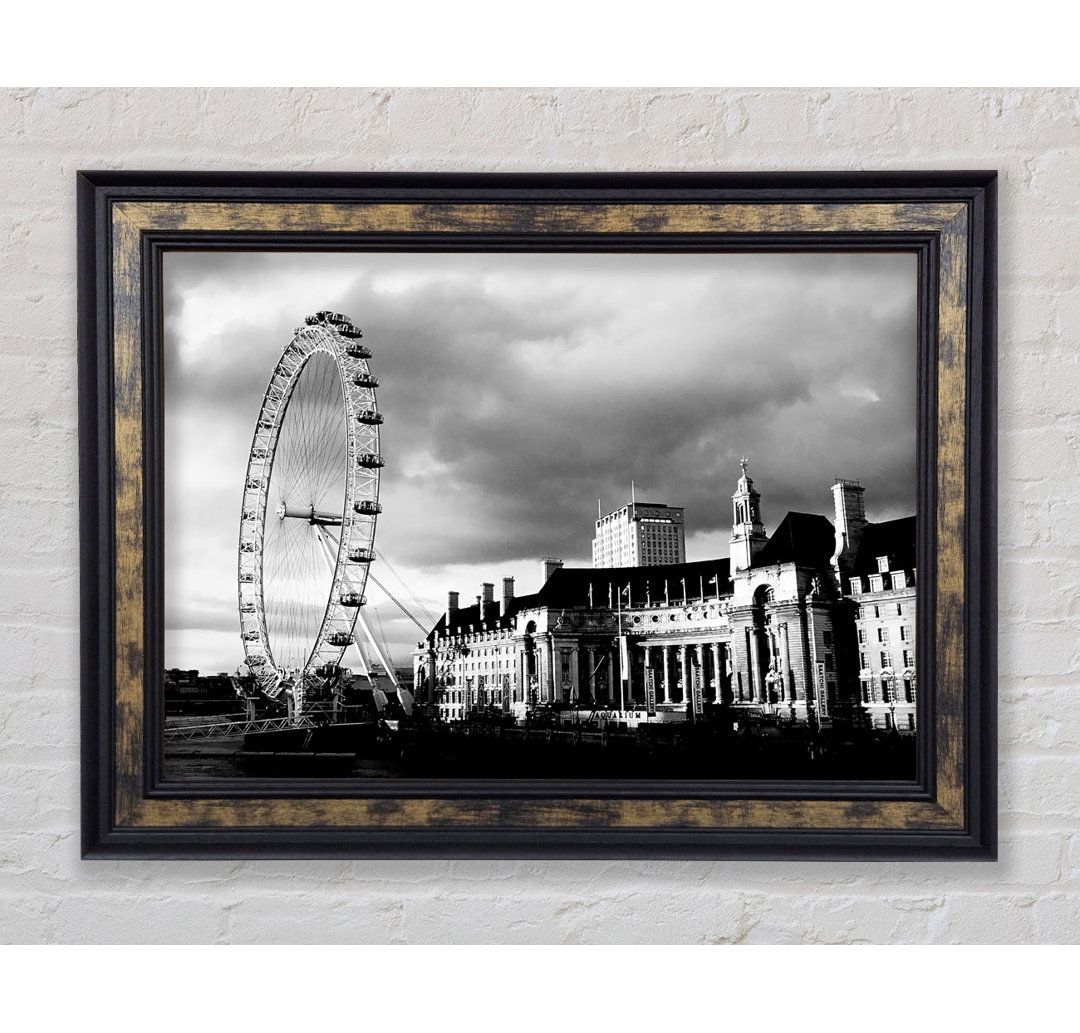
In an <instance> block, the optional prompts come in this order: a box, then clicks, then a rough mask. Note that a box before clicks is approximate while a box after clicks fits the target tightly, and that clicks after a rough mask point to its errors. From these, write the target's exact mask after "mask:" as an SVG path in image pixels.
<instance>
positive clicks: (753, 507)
mask: <svg viewBox="0 0 1080 1033" xmlns="http://www.w3.org/2000/svg"><path fill="white" fill-rule="evenodd" d="M749 463H750V460H749V459H747V458H746V456H743V457H742V459H740V460H739V466H740V467H742V476H741V477H740V478H739V485H738V487H737V488H736V490H735V494H734V495H732V496H731V503H732V518H731V569H732V570H733V571H735V570H746V569H747V568H748V567H749V566H750V564H751V563H752V562H753V559H754V557H755V556H756V555H757V554H758V553H759V552H760V551H761V550H762V548H763V547H764V546H765V543H766V542H767V541H768V540H769V539H768V536H767V535H766V534H765V525H764V524H763V523H762V522H761V496H760V495H759V494H758V493H757V492H756V491H755V490H754V482H753V480H751V478H750V476H749V475H748V474H747V472H746V467H747V466H748V465H749Z"/></svg>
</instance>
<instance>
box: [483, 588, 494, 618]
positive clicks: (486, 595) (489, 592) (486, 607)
mask: <svg viewBox="0 0 1080 1033" xmlns="http://www.w3.org/2000/svg"><path fill="white" fill-rule="evenodd" d="M480 594H481V595H482V596H483V602H482V603H481V604H480V619H481V620H482V621H486V620H487V619H488V618H489V617H490V616H491V604H492V603H494V602H495V586H494V585H493V584H492V583H491V582H490V581H485V582H483V583H482V584H481V585H480Z"/></svg>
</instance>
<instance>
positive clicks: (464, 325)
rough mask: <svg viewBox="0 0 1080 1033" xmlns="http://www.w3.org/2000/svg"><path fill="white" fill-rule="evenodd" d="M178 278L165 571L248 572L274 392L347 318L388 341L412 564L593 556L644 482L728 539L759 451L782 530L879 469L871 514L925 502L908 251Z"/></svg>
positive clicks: (383, 532) (391, 424)
mask: <svg viewBox="0 0 1080 1033" xmlns="http://www.w3.org/2000/svg"><path fill="white" fill-rule="evenodd" d="M166 291H167V302H166V331H167V337H166V391H167V397H166V413H167V428H166V448H167V468H169V467H171V468H172V469H173V470H175V471H176V476H175V477H174V476H172V474H167V480H168V482H169V483H168V484H167V520H171V521H172V522H173V526H174V527H177V528H183V529H184V533H182V534H181V533H178V534H177V535H176V536H174V537H169V536H167V540H168V541H169V554H168V556H167V570H172V569H173V567H176V568H183V570H187V571H190V576H191V577H192V578H194V577H195V572H196V571H202V572H203V573H201V574H199V577H200V578H201V579H202V580H201V581H200V583H203V582H204V581H205V579H206V576H207V575H206V574H205V572H206V571H207V570H209V569H210V565H211V562H213V563H214V564H216V568H220V567H221V565H222V564H224V566H225V568H226V570H225V574H224V576H221V577H220V584H221V585H223V586H226V587H227V586H229V585H230V584H231V582H230V578H234V577H235V547H236V531H237V521H238V517H239V503H240V482H241V479H242V476H243V464H244V462H245V460H246V454H247V448H248V446H249V444H250V440H251V433H252V429H253V425H254V421H255V415H256V413H257V411H258V406H259V402H260V400H261V397H262V392H263V390H264V388H265V386H266V382H267V380H268V378H269V374H270V370H271V368H272V366H273V363H274V362H275V361H276V359H277V356H278V355H279V354H280V350H281V348H282V347H283V346H284V345H285V344H286V343H288V341H289V340H290V339H291V337H292V333H293V328H294V327H295V326H296V325H298V324H299V323H301V322H302V321H303V317H304V316H305V315H306V314H308V313H309V312H312V311H315V310H316V309H317V308H326V307H328V308H333V309H337V310H339V311H344V312H346V313H348V314H349V315H351V316H352V317H353V318H354V319H355V320H356V321H357V322H358V323H360V324H361V325H362V326H363V328H364V333H365V340H366V343H368V344H369V345H370V346H371V347H372V349H373V351H374V353H375V355H374V358H373V360H372V369H373V371H374V372H375V373H376V374H377V375H378V376H379V378H380V380H381V381H382V387H381V388H380V390H379V406H380V409H381V410H382V411H383V412H384V414H385V416H386V424H385V426H384V428H383V434H382V450H383V452H384V454H385V455H386V456H387V459H388V466H387V468H386V470H385V471H384V476H383V481H382V484H383V492H382V497H383V502H384V508H385V513H384V516H383V517H382V518H381V519H380V521H379V528H378V544H379V548H380V549H381V551H382V552H384V553H385V554H386V555H387V556H389V557H392V558H393V561H394V562H395V563H396V564H397V565H398V566H400V567H403V568H406V569H412V570H414V571H418V570H421V569H426V570H431V569H437V568H441V567H442V566H444V565H446V564H451V563H452V564H458V565H462V564H487V565H491V566H492V567H493V568H496V567H498V566H499V565H500V564H505V563H508V562H510V561H514V560H525V559H531V558H534V557H536V556H539V555H547V554H550V555H559V556H564V557H567V558H568V559H571V558H575V557H576V558H578V559H579V560H584V559H586V558H587V557H588V555H589V543H590V541H591V536H592V523H593V520H594V519H595V514H596V499H597V497H598V496H599V497H601V498H602V499H603V503H604V507H605V510H610V509H612V508H615V507H617V506H619V505H621V504H623V503H624V502H625V501H626V500H627V498H628V497H629V492H630V482H631V479H633V480H634V481H635V482H636V490H637V497H638V498H639V499H643V500H649V501H660V502H667V503H669V504H671V505H681V506H685V507H686V510H687V514H686V516H687V531H688V535H693V534H695V533H699V532H712V533H713V534H714V540H716V541H720V540H725V541H726V534H723V532H725V531H727V530H729V529H730V519H731V517H730V495H731V492H732V490H733V488H734V484H735V480H736V478H737V476H738V458H739V456H740V455H743V454H746V455H749V456H751V474H752V475H753V477H754V478H755V481H756V483H757V487H758V488H759V490H761V492H762V494H763V500H762V508H763V511H764V515H765V518H766V523H767V525H768V526H769V528H770V529H771V528H773V527H775V526H776V524H777V523H778V522H779V520H780V519H781V518H782V516H783V514H784V513H785V512H786V511H787V510H788V509H799V510H804V511H809V512H825V513H826V514H830V515H831V513H830V510H831V496H830V493H829V486H830V484H831V483H832V480H833V477H834V476H837V475H839V476H845V477H856V478H860V479H861V480H862V482H863V484H864V485H865V486H866V488H867V496H866V501H867V507H868V511H869V515H870V516H871V518H872V519H873V518H881V517H885V516H893V515H899V514H900V513H906V512H912V511H913V509H914V484H915V471H914V453H915V438H914V434H915V350H914V349H915V261H914V258H913V257H911V256H902V255H850V256H813V255H741V256H720V255H711V256H707V255H694V256H666V255H665V256H659V255H656V256H619V257H613V256H562V255H530V256H514V255H503V256H483V255H392V254H386V255H229V256H220V255H203V256H194V255H177V256H170V257H169V258H168V259H167V263H166ZM195 457H197V458H195ZM717 532H721V533H722V538H715V535H716V533H717ZM719 552H720V554H724V553H725V552H726V545H724V546H722V547H721V548H720V550H719ZM691 558H705V557H694V556H692V557H691ZM170 565H171V566H170ZM216 568H215V569H216ZM167 576H168V575H167ZM188 576H189V575H186V574H184V573H182V572H177V573H176V574H175V575H174V578H175V580H176V583H177V586H178V589H182V588H183V587H184V586H185V585H186V584H187V582H186V581H185V578H187V577H188ZM222 590H223V591H224V590H225V589H222ZM229 591H230V592H231V598H233V599H234V598H235V588H234V587H232V588H229ZM230 605H231V602H230ZM177 619H180V617H179V613H178V615H177ZM172 620H173V618H172V614H171V611H170V626H174V625H173V623H172ZM386 620H387V622H388V629H389V630H388V633H392V634H393V635H394V636H397V635H403V636H404V637H405V638H411V637H413V630H410V628H409V627H408V626H406V624H405V623H404V618H400V619H399V618H398V617H391V616H387V618H386ZM186 626H190V625H186ZM215 626H217V625H216V623H215Z"/></svg>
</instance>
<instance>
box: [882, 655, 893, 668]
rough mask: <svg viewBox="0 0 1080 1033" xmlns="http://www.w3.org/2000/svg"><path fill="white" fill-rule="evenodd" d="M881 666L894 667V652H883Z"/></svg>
mask: <svg viewBox="0 0 1080 1033" xmlns="http://www.w3.org/2000/svg"><path fill="white" fill-rule="evenodd" d="M881 666H882V667H892V653H882V654H881Z"/></svg>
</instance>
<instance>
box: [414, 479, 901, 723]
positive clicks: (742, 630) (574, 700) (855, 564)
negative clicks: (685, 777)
mask: <svg viewBox="0 0 1080 1033" xmlns="http://www.w3.org/2000/svg"><path fill="white" fill-rule="evenodd" d="M862 499H863V489H862V487H861V486H860V485H859V484H858V483H857V482H855V481H837V483H836V484H834V485H833V503H834V522H830V521H829V520H828V519H827V518H826V517H824V516H821V515H818V514H809V513H788V514H787V515H786V516H785V517H784V519H783V520H782V521H781V522H780V524H779V525H778V526H777V528H776V530H775V531H774V532H773V533H772V534H771V535H769V534H767V533H766V530H765V525H764V523H763V521H762V517H761V507H760V495H759V494H758V493H757V491H756V490H755V489H754V485H753V481H752V480H751V479H750V477H749V476H748V475H747V473H746V467H745V462H744V465H743V470H742V476H741V477H740V479H739V482H738V485H737V489H736V491H735V493H734V495H733V496H732V537H731V541H732V548H731V558H730V559H726V558H725V559H716V560H703V561H698V562H694V563H686V562H679V563H670V564H650V565H644V566H642V565H632V564H626V565H620V566H608V567H600V568H593V569H588V568H567V567H564V566H562V565H561V564H559V563H558V561H552V560H545V561H544V563H543V566H542V568H541V578H542V581H541V587H540V589H539V591H537V592H536V593H535V594H532V595H527V596H515V595H514V591H513V581H512V580H510V579H506V580H504V583H503V593H502V597H501V599H500V600H499V601H498V602H497V601H496V600H495V598H494V591H493V586H492V585H491V584H485V585H483V586H481V592H480V594H479V595H478V596H476V601H475V603H474V604H473V605H470V606H467V607H461V606H459V596H458V594H457V593H453V592H452V593H450V595H449V598H448V606H447V611H446V613H445V614H443V616H442V617H441V618H440V619H439V622H438V623H437V624H436V626H435V628H433V629H432V631H431V633H430V634H429V635H428V637H427V639H426V640H425V641H424V642H421V643H418V648H417V650H416V652H415V653H414V684H415V687H416V695H417V698H418V701H422V702H426V703H427V704H428V705H429V706H431V707H433V708H434V709H435V711H436V712H437V714H438V715H439V716H440V717H441V718H442V719H443V720H447V721H455V720H462V719H465V718H467V717H468V716H469V715H471V714H473V713H476V712H477V711H491V710H492V709H493V708H494V709H496V710H502V711H504V712H506V713H508V714H513V715H515V716H517V717H523V716H524V715H525V714H526V713H528V712H530V711H533V710H535V709H536V708H539V707H544V706H550V705H557V706H558V707H559V708H560V709H564V710H565V709H569V710H578V711H588V712H589V713H590V714H595V713H597V712H600V713H601V714H602V715H603V716H604V717H605V718H608V719H611V720H618V721H622V722H625V723H627V724H629V725H634V724H637V723H640V722H642V721H684V720H696V719H702V718H707V717H710V716H713V715H716V714H718V713H722V714H725V715H727V716H730V717H731V718H732V719H733V720H734V721H736V722H738V721H739V720H740V718H745V719H747V720H750V719H752V718H757V717H759V716H761V715H767V716H769V717H771V718H772V719H775V720H780V721H792V722H796V723H806V724H815V725H820V724H821V723H825V722H834V723H835V722H836V721H846V722H850V723H855V724H862V725H864V726H866V725H873V726H874V727H877V728H880V729H888V728H892V729H896V730H897V731H899V732H901V733H907V732H912V731H914V730H915V724H916V721H915V698H916V696H915V665H914V657H915V619H914V616H915V615H914V608H915V590H914V585H915V518H914V517H909V518H905V519H903V520H894V521H890V522H888V523H883V524H873V523H870V522H868V521H867V520H866V519H865V515H864V510H863V501H862ZM665 508H667V507H665ZM680 512H681V511H680ZM680 526H681V525H680ZM871 646H873V647H874V648H870V647H871ZM909 661H910V663H909Z"/></svg>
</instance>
